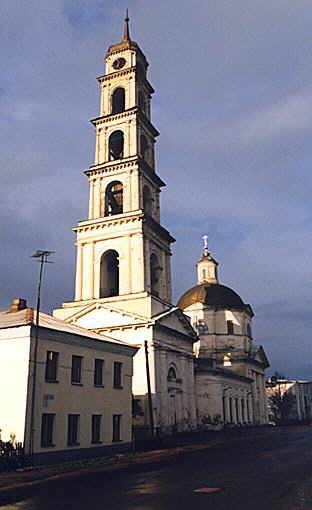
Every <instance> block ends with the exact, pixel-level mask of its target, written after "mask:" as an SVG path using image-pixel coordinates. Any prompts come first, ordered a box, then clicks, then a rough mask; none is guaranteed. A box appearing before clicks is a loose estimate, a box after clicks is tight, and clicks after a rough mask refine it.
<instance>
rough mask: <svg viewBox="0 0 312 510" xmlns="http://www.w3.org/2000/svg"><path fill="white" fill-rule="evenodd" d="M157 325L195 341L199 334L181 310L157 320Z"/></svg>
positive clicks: (163, 315)
mask: <svg viewBox="0 0 312 510" xmlns="http://www.w3.org/2000/svg"><path fill="white" fill-rule="evenodd" d="M155 322H156V325H159V326H165V327H167V328H169V329H171V330H174V331H176V332H177V333H181V334H182V335H186V336H188V337H190V338H191V339H192V340H193V341H194V339H197V334H196V332H195V330H194V329H193V328H192V326H191V324H190V322H189V320H188V318H187V317H186V316H185V315H184V314H183V313H182V312H181V310H179V309H173V310H171V311H170V312H169V313H165V314H162V315H160V316H159V317H158V318H156V320H155Z"/></svg>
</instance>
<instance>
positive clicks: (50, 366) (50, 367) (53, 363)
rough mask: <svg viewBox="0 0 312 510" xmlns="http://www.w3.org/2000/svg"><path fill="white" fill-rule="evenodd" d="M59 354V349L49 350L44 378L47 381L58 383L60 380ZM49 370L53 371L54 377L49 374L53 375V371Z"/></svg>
mask: <svg viewBox="0 0 312 510" xmlns="http://www.w3.org/2000/svg"><path fill="white" fill-rule="evenodd" d="M50 354H52V355H53V359H52V360H50V359H49V355H50ZM59 354H60V353H59V352H57V351H50V350H48V351H47V356H46V365H45V374H44V380H45V382H47V383H57V382H58V380H57V373H58V360H59ZM49 372H52V376H53V377H49V375H51V373H49Z"/></svg>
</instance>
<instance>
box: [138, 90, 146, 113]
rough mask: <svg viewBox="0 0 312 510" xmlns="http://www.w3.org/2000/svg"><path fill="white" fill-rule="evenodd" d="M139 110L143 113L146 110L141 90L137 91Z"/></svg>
mask: <svg viewBox="0 0 312 510" xmlns="http://www.w3.org/2000/svg"><path fill="white" fill-rule="evenodd" d="M139 108H141V110H142V111H143V112H144V113H145V108H146V104H145V96H144V93H143V92H142V90H140V91H139Z"/></svg>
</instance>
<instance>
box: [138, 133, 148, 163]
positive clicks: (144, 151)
mask: <svg viewBox="0 0 312 510" xmlns="http://www.w3.org/2000/svg"><path fill="white" fill-rule="evenodd" d="M147 151H148V141H147V138H146V136H145V135H141V136H140V153H141V157H142V159H146V156H147Z"/></svg>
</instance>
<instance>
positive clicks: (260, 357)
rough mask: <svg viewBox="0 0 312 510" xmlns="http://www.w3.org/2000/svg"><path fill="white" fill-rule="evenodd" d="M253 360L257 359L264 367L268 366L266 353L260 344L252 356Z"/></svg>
mask: <svg viewBox="0 0 312 510" xmlns="http://www.w3.org/2000/svg"><path fill="white" fill-rule="evenodd" d="M254 360H255V361H258V363H261V364H263V365H265V366H266V367H269V366H270V363H269V360H268V358H267V357H266V354H265V352H264V349H263V347H262V346H260V347H259V349H258V350H257V352H256V354H255V356H254Z"/></svg>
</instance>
